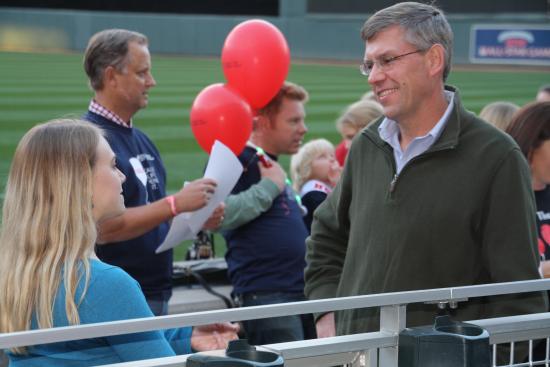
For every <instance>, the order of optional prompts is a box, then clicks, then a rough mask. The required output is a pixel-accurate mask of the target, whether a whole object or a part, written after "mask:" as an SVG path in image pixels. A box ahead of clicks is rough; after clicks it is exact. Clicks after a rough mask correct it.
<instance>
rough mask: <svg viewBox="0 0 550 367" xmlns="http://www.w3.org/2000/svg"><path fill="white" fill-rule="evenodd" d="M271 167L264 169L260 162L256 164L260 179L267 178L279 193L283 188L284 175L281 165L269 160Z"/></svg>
mask: <svg viewBox="0 0 550 367" xmlns="http://www.w3.org/2000/svg"><path fill="white" fill-rule="evenodd" d="M270 162H271V167H265V166H264V165H263V164H262V163H261V162H258V167H259V168H260V174H261V175H262V178H269V179H270V180H271V181H273V182H274V183H275V185H277V187H278V188H279V191H281V192H282V191H283V189H284V188H285V181H286V173H285V171H284V170H283V168H282V167H281V165H280V164H279V163H277V162H275V161H274V160H271V161H270Z"/></svg>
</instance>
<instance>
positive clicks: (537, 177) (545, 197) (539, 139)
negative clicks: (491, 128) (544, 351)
mask: <svg viewBox="0 0 550 367" xmlns="http://www.w3.org/2000/svg"><path fill="white" fill-rule="evenodd" d="M506 132H507V133H508V134H509V135H510V136H511V137H512V138H514V140H515V141H516V142H517V143H518V145H519V147H520V149H521V152H522V153H523V155H524V156H525V158H526V159H527V161H528V162H529V166H530V168H531V185H532V187H533V191H534V192H535V200H536V204H537V213H536V214H537V215H536V219H537V230H538V231H537V232H538V249H539V253H540V255H541V258H542V262H541V264H540V269H541V273H542V275H543V276H544V277H545V278H550V186H549V185H550V101H548V102H535V103H531V104H528V105H527V106H525V107H523V108H522V109H521V110H519V112H518V113H517V114H516V115H515V117H514V119H513V120H512V122H511V123H510V125H509V126H508V129H506Z"/></svg>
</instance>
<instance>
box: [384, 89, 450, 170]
mask: <svg viewBox="0 0 550 367" xmlns="http://www.w3.org/2000/svg"><path fill="white" fill-rule="evenodd" d="M454 96H455V94H454V92H451V91H448V90H446V91H445V99H446V100H447V103H448V106H447V109H446V110H445V113H444V114H443V116H441V118H440V119H439V121H438V122H437V124H435V126H434V127H433V128H432V129H431V130H430V131H429V132H428V133H427V134H426V135H424V136H418V137H416V138H414V139H413V140H412V141H411V142H410V144H409V145H408V146H407V148H406V149H405V151H403V150H401V144H400V143H399V136H400V131H399V125H398V123H397V122H396V121H394V120H391V119H389V118H387V117H386V118H384V121H382V123H381V124H380V126H379V127H378V133H379V134H380V138H381V139H382V140H384V141H385V142H386V143H388V144H389V145H390V146H391V147H392V148H393V156H394V158H395V164H396V172H395V173H396V174H397V173H399V172H401V170H402V169H403V167H405V165H406V164H407V163H408V162H409V161H410V160H411V159H413V158H414V157H417V156H419V155H420V154H422V153H424V152H425V151H427V150H428V149H429V148H430V147H431V146H432V145H433V143H435V141H436V140H437V139H438V138H439V136H440V135H441V132H442V131H443V128H444V127H445V124H446V123H447V120H448V119H449V116H450V114H451V111H452V110H453V100H454Z"/></svg>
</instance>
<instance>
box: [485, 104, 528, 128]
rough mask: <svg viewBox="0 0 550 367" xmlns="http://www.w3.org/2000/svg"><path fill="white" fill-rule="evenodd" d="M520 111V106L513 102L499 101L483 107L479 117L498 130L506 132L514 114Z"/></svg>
mask: <svg viewBox="0 0 550 367" xmlns="http://www.w3.org/2000/svg"><path fill="white" fill-rule="evenodd" d="M518 111H519V106H518V105H517V104H515V103H512V102H505V101H497V102H492V103H489V104H488V105H486V106H485V107H483V109H482V110H481V112H480V113H479V117H481V118H482V119H483V120H485V121H487V122H488V123H490V124H491V125H493V126H495V127H497V128H498V129H500V130H502V131H505V130H506V129H507V128H508V126H509V125H510V122H512V118H513V117H514V114H515V113H516V112H518Z"/></svg>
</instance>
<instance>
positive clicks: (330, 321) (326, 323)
mask: <svg viewBox="0 0 550 367" xmlns="http://www.w3.org/2000/svg"><path fill="white" fill-rule="evenodd" d="M315 329H317V337H318V338H329V337H331V336H336V324H335V323H334V312H329V313H327V314H325V315H323V316H322V317H321V318H320V319H319V320H317V322H316V323H315Z"/></svg>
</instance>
